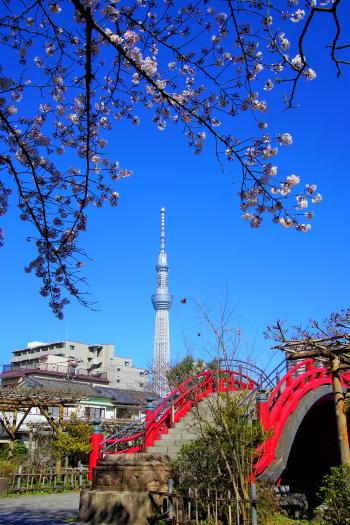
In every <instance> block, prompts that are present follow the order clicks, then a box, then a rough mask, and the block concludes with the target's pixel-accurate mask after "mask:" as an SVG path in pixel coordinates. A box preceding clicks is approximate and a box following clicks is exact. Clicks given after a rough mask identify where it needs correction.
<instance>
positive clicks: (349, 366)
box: [274, 324, 350, 465]
mask: <svg viewBox="0 0 350 525" xmlns="http://www.w3.org/2000/svg"><path fill="white" fill-rule="evenodd" d="M277 329H279V336H280V341H279V343H278V344H277V345H276V346H274V348H276V349H279V350H282V351H283V352H285V354H286V357H287V359H288V360H290V361H296V360H301V359H308V358H313V359H317V360H318V361H320V362H321V363H322V364H323V366H325V367H326V368H328V369H330V370H331V372H332V387H333V393H334V405H335V415H336V421H337V434H338V443H339V451H340V459H341V463H342V465H345V464H348V465H349V464H350V451H349V436H348V428H347V413H348V412H349V409H350V399H349V398H348V397H346V394H344V391H343V387H342V383H341V379H340V375H341V373H342V371H345V370H350V334H349V333H335V334H334V335H328V334H326V333H325V334H324V336H322V334H321V335H320V336H319V337H311V336H308V335H307V334H305V337H304V338H303V337H301V338H300V339H299V338H298V339H287V338H286V337H285V335H284V332H283V330H282V327H281V326H279V325H278V324H277Z"/></svg>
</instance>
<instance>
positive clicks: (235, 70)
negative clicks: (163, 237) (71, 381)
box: [0, 0, 347, 318]
mask: <svg viewBox="0 0 350 525" xmlns="http://www.w3.org/2000/svg"><path fill="white" fill-rule="evenodd" d="M339 3H340V2H339V1H338V2H334V3H332V2H331V3H330V4H329V5H325V4H322V6H321V4H320V3H319V2H314V3H311V4H310V5H309V3H308V4H307V5H306V7H305V6H303V8H300V7H299V5H298V2H297V1H296V0H282V1H281V2H279V3H277V2H276V3H275V5H273V4H271V2H268V1H267V0H259V1H257V0H240V1H237V0H224V1H223V2H221V3H220V4H218V3H216V2H213V1H211V0H199V1H198V2H195V3H194V4H192V3H189V2H188V3H187V2H180V3H178V2H173V1H172V0H165V1H157V0H140V1H136V2H132V1H130V0H119V1H118V2H107V1H106V0H102V1H100V2H98V1H97V0H87V1H84V2H83V1H81V0H71V2H68V1H67V0H57V1H53V2H52V1H51V2H46V1H40V2H34V3H30V2H28V1H27V0H22V1H21V2H19V1H18V0H13V2H12V3H11V11H6V10H4V12H3V13H2V14H1V15H0V32H1V36H0V42H1V45H2V46H3V51H4V52H6V53H7V55H8V60H7V61H6V66H3V68H2V69H1V70H0V121H1V128H0V138H1V145H2V148H1V152H0V164H1V167H2V168H3V169H2V173H4V174H5V175H2V177H1V178H0V215H3V214H4V213H6V211H7V207H8V196H9V194H10V192H11V191H15V192H16V193H17V196H18V208H19V214H20V218H21V219H22V220H23V221H27V222H29V223H31V225H32V235H31V237H30V240H32V241H33V242H34V245H35V247H36V250H37V255H36V257H35V258H34V259H33V260H32V261H30V262H29V263H28V264H27V266H26V272H33V273H34V274H35V275H36V276H37V277H39V279H41V281H42V287H41V291H40V293H41V294H42V295H43V296H44V297H48V300H49V303H50V306H51V308H52V310H53V311H54V313H55V315H57V316H58V317H59V318H62V315H63V314H62V309H63V307H64V306H65V305H66V304H67V303H68V297H69V296H70V295H71V296H74V297H76V298H77V299H78V301H80V302H81V303H82V304H84V305H88V304H89V303H88V301H87V299H86V296H85V295H84V291H82V290H83V286H84V277H83V276H82V274H81V273H80V268H82V267H83V259H84V255H85V254H84V251H83V249H82V248H81V244H80V237H81V233H82V232H84V231H86V229H87V227H88V223H87V220H88V209H89V207H91V206H95V207H97V208H100V207H102V206H103V205H104V204H109V205H111V206H116V205H117V204H118V202H119V199H120V196H119V192H118V187H117V186H118V182H119V181H120V180H121V179H122V178H127V177H130V176H131V175H132V170H131V169H130V168H129V167H124V166H120V165H119V163H118V160H117V159H114V158H110V156H111V155H113V154H114V151H112V152H110V151H109V145H108V133H109V131H110V130H112V129H114V128H115V126H117V125H118V123H119V122H120V121H121V120H127V121H129V122H130V124H131V125H139V124H140V122H141V119H140V117H141V118H142V121H144V119H145V118H147V115H149V118H150V120H151V121H152V122H153V123H154V126H155V128H156V130H159V131H162V132H163V133H167V130H168V128H169V127H176V128H177V129H179V130H180V131H181V132H183V134H184V137H185V140H186V141H187V143H188V145H189V146H190V148H192V149H193V151H194V153H195V154H200V153H201V152H202V151H203V148H204V147H206V148H213V151H214V152H215V155H216V156H217V157H218V159H219V161H220V163H222V165H223V166H224V167H225V166H226V167H225V169H227V170H232V172H233V173H234V174H236V176H237V178H238V182H239V187H240V191H239V194H238V197H239V200H240V207H241V210H242V213H243V219H245V220H247V221H248V222H249V224H250V225H251V226H252V227H253V228H258V227H260V226H261V225H262V224H263V218H264V216H266V215H267V216H268V215H270V216H271V218H272V221H273V222H274V223H276V224H280V225H282V226H283V227H285V228H294V229H297V230H298V231H301V232H306V231H308V230H309V229H310V225H309V224H305V223H304V222H303V221H305V219H307V220H311V219H312V217H313V212H312V211H311V210H310V211H309V209H308V211H307V212H306V211H305V209H306V206H308V207H312V206H313V205H316V204H319V203H320V202H321V200H322V197H321V194H320V193H316V190H317V188H316V185H315V184H313V183H309V184H306V185H305V186H304V187H303V188H300V177H299V176H297V175H293V174H291V175H287V176H285V178H284V179H282V178H281V177H280V176H279V174H278V153H279V146H291V145H292V143H293V139H292V135H291V133H290V132H289V131H288V130H287V131H286V130H280V129H277V128H276V121H274V125H273V126H274V127H273V128H271V130H270V127H269V126H268V121H269V115H270V113H271V110H272V109H274V107H275V105H276V100H277V99H281V98H282V96H280V95H282V93H283V97H284V100H285V101H286V104H287V107H292V105H293V101H294V98H295V97H296V96H297V89H298V88H299V85H300V86H302V83H303V82H305V81H313V80H315V79H316V78H317V74H316V72H315V70H314V69H312V67H311V66H312V64H309V63H308V60H307V58H306V53H305V52H304V47H305V45H304V33H303V31H302V29H303V27H306V24H309V25H310V24H311V23H314V22H315V17H313V15H314V13H315V12H316V11H317V12H319V13H322V14H325V15H326V16H330V17H332V18H333V19H334V20H336V21H338V22H339V27H341V21H339V17H338V13H337V6H338V4H339ZM299 28H300V29H299ZM298 30H299V33H298V35H297V37H295V34H296V32H298ZM292 35H294V37H293V36H292ZM339 35H340V33H336V34H335V36H334V40H333V42H331V51H332V60H333V61H334V63H335V64H336V67H337V71H338V74H339V70H340V67H342V66H343V65H345V64H346V63H347V61H346V60H345V59H342V58H340V57H339V56H338V50H339V49H340V41H339V38H340V36H339ZM344 49H347V47H346V46H344ZM278 90H281V91H280V92H279V97H276V96H274V92H276V91H277V92H278ZM288 90H289V91H288ZM262 115H263V116H262ZM249 119H250V121H251V129H252V130H253V132H252V133H249V134H248V135H247V136H244V134H243V133H242V129H246V126H243V127H242V126H241V122H242V120H244V121H245V122H249ZM267 130H269V132H267ZM271 158H274V161H273V164H272V162H270V159H271ZM67 159H69V160H67ZM233 161H235V162H233ZM67 164H70V165H68V166H67ZM291 169H292V166H291ZM239 178H240V179H239ZM3 242H4V232H3V230H0V245H2V244H3Z"/></svg>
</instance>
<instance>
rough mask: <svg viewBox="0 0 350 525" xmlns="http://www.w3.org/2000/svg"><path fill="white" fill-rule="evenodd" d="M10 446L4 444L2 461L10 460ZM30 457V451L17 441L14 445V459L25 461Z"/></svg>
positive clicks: (0, 450) (0, 451)
mask: <svg viewBox="0 0 350 525" xmlns="http://www.w3.org/2000/svg"><path fill="white" fill-rule="evenodd" d="M8 450H9V446H8V444H7V443H6V444H4V445H3V446H2V447H1V448H0V459H3V460H7V458H8ZM27 455H28V449H27V447H26V446H25V444H24V443H22V442H21V441H15V442H14V444H13V459H19V460H24V459H25V458H26V457H27Z"/></svg>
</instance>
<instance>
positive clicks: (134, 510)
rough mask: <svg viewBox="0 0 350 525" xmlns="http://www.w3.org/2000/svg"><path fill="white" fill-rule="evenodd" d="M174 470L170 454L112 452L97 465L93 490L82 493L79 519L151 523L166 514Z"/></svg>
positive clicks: (117, 524)
mask: <svg viewBox="0 0 350 525" xmlns="http://www.w3.org/2000/svg"><path fill="white" fill-rule="evenodd" d="M170 473H171V466H170V459H169V457H168V456H167V455H166V454H147V453H138V454H115V455H112V454H111V455H108V456H107V457H106V458H104V459H103V460H102V461H100V463H99V465H98V466H97V467H96V468H95V469H94V476H93V482H92V490H83V491H82V492H81V494H80V507H79V519H80V520H81V521H92V522H94V523H106V524H107V523H108V524H115V525H149V520H148V518H150V517H152V516H154V515H159V514H162V512H163V511H164V509H163V505H164V499H165V498H164V496H162V495H156V494H149V492H152V491H155V492H167V490H168V480H169V477H170Z"/></svg>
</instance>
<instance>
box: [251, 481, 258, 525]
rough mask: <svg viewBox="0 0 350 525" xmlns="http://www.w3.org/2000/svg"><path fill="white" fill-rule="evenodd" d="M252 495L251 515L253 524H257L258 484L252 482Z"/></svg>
mask: <svg viewBox="0 0 350 525" xmlns="http://www.w3.org/2000/svg"><path fill="white" fill-rule="evenodd" d="M250 495H251V511H250V517H251V522H252V525H257V512H256V485H255V483H252V484H251V485H250Z"/></svg>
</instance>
